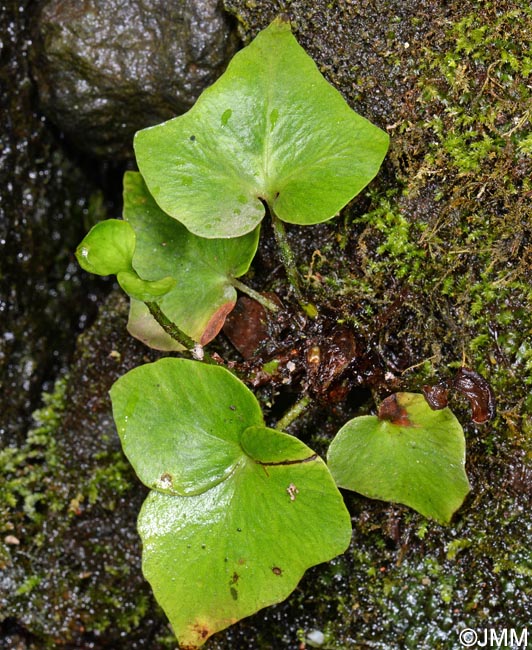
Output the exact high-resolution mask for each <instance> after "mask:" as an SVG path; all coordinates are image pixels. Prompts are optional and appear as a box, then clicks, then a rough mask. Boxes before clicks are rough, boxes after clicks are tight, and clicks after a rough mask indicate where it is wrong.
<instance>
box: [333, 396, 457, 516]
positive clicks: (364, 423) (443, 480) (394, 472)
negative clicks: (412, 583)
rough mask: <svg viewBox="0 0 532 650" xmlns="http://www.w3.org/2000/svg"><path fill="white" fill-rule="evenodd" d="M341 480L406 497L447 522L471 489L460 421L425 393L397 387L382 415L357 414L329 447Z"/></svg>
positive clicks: (367, 491) (386, 496)
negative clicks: (437, 407)
mask: <svg viewBox="0 0 532 650" xmlns="http://www.w3.org/2000/svg"><path fill="white" fill-rule="evenodd" d="M327 462H328V466H329V469H330V470H331V474H332V475H333V477H334V479H335V481H336V483H337V485H338V486H339V487H342V488H346V489H348V490H354V491H355V492H359V493H360V494H363V495H365V496H367V497H370V498H373V499H382V500H383V501H392V502H397V503H403V504H405V505H407V506H410V507H411V508H414V510H417V511H418V512H420V513H421V514H422V515H424V516H426V517H430V518H432V519H435V520H436V521H439V522H442V523H448V522H449V521H450V519H451V517H452V515H453V514H454V512H455V511H456V510H457V509H458V508H459V507H460V506H461V505H462V502H463V501H464V499H465V497H466V495H467V493H468V492H469V482H468V480H467V475H466V473H465V469H464V466H465V439H464V432H463V429H462V426H461V425H460V423H459V422H458V420H457V419H456V417H455V416H454V415H453V413H452V412H451V411H450V410H449V409H448V408H445V409H442V410H441V411H433V410H432V409H431V408H430V406H429V405H428V404H427V402H426V400H425V398H424V397H423V395H419V394H416V393H397V394H395V395H391V396H390V397H388V398H386V400H384V401H383V403H382V404H381V407H380V410H379V415H378V416H375V415H366V416H362V417H357V418H354V419H353V420H351V421H349V422H348V423H347V424H345V425H344V426H343V427H342V428H341V429H340V431H339V432H338V434H337V435H336V437H335V438H334V440H333V441H332V443H331V446H330V447H329V452H328V457H327Z"/></svg>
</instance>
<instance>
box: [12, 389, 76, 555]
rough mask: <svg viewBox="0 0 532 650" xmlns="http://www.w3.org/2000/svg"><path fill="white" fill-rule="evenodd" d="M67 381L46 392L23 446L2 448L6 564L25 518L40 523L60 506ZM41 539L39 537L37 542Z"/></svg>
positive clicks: (15, 544)
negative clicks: (59, 439) (57, 486)
mask: <svg viewBox="0 0 532 650" xmlns="http://www.w3.org/2000/svg"><path fill="white" fill-rule="evenodd" d="M66 385H67V379H66V378H62V379H59V380H58V381H57V382H56V385H55V389H54V391H53V392H52V393H45V394H44V395H43V401H44V406H43V407H42V408H41V409H39V410H38V411H36V412H35V413H34V415H33V419H34V422H35V427H34V428H33V429H31V430H30V432H29V434H28V436H27V439H26V443H25V444H24V446H22V447H5V448H4V449H2V450H0V474H1V475H2V481H1V482H0V533H2V534H3V535H4V536H5V539H8V543H6V545H5V546H2V547H0V549H1V550H0V552H1V556H0V563H1V564H2V565H3V566H4V567H5V566H6V564H8V563H9V562H10V552H9V548H10V547H11V548H12V547H17V546H18V544H19V543H20V539H19V535H20V532H19V530H20V527H21V526H24V525H25V524H24V522H26V521H28V520H29V521H31V522H33V523H34V524H40V523H41V522H42V521H43V519H44V518H45V516H46V513H47V512H48V511H52V512H53V511H57V510H59V509H60V508H61V500H60V499H58V498H57V493H56V491H55V490H54V489H53V475H54V471H56V470H57V467H58V457H57V448H56V439H55V434H56V431H57V426H58V423H59V421H60V419H61V414H62V412H63V410H64V408H65V402H64V400H65V392H66ZM39 541H40V540H39V537H38V538H37V539H36V540H35V543H37V544H38V543H39ZM41 541H42V540H41ZM9 542H11V544H10V543H9Z"/></svg>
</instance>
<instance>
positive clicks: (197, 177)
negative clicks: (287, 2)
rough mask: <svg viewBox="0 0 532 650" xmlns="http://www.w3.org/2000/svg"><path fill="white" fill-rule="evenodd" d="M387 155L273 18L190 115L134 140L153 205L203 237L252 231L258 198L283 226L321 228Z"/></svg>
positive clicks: (380, 139)
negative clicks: (296, 225)
mask: <svg viewBox="0 0 532 650" xmlns="http://www.w3.org/2000/svg"><path fill="white" fill-rule="evenodd" d="M387 148H388V136H387V134H386V133H384V132H383V131H381V130H380V129H379V128H377V127H375V126H373V125H372V124H371V123H370V122H368V121H367V120H366V119H365V118H363V117H361V116H360V115H358V114H357V113H355V112H354V111H353V110H352V109H351V108H350V107H349V106H348V105H347V103H346V102H345V100H344V99H343V97H342V96H341V94H340V93H339V92H338V91H337V90H336V89H334V88H333V87H332V86H331V85H330V84H329V83H328V82H327V81H326V80H325V79H324V78H323V76H322V75H321V73H320V72H319V70H318V68H317V67H316V65H315V63H314V62H313V61H312V59H311V58H310V57H309V56H308V55H307V54H306V52H305V51H304V50H303V48H302V47H301V46H300V45H299V44H298V43H297V41H296V39H295V38H294V36H293V35H292V33H291V31H290V26H289V24H288V23H286V22H283V21H282V20H279V19H278V20H275V21H274V22H273V23H272V24H271V25H270V26H269V27H268V28H267V29H265V30H264V31H262V32H261V33H259V35H258V36H257V37H256V38H255V40H254V41H253V42H252V43H251V44H250V45H249V46H248V47H246V48H244V49H243V50H241V51H240V52H239V53H238V54H236V56H235V57H234V58H233V59H232V61H231V62H230V64H229V66H228V68H227V70H226V71H225V73H224V74H223V75H222V76H221V77H220V79H218V81H217V82H216V83H215V84H213V85H212V86H211V87H210V88H208V89H207V90H206V91H204V93H203V94H202V95H201V96H200V98H199V99H198V101H197V102H196V104H195V105H194V106H193V107H192V108H191V109H190V111H188V112H187V113H185V114H184V115H181V116H179V117H177V118H174V119H173V120H170V121H168V122H165V123H163V124H161V125H158V126H154V127H150V128H148V129H144V130H142V131H139V132H138V133H137V134H136V136H135V152H136V157H137V162H138V165H139V169H140V171H141V173H142V175H143V177H144V179H145V180H146V183H147V185H148V188H149V190H150V192H151V193H152V195H153V196H154V198H155V200H156V201H157V203H158V204H159V205H160V206H161V208H162V209H163V210H164V211H165V212H167V213H168V214H169V215H171V216H172V217H175V218H176V219H178V220H179V221H181V222H182V223H183V224H185V226H186V227H187V228H188V229H189V230H190V231H191V232H193V233H195V234H197V235H200V236H202V237H236V236H238V235H243V234H245V233H247V232H250V231H252V230H253V229H254V228H256V227H257V225H258V224H259V223H260V221H261V219H262V218H263V216H264V213H265V210H264V205H263V201H265V202H266V203H267V204H268V205H269V207H270V209H271V210H273V211H274V212H275V214H276V215H277V216H278V217H279V218H280V219H282V220H283V221H287V222H289V223H295V224H302V225H306V224H315V223H320V222H322V221H326V220H327V219H330V218H331V217H333V216H334V215H335V214H336V213H337V212H338V211H339V210H340V209H341V208H342V207H343V206H344V205H345V204H346V203H347V202H348V201H350V200H351V199H352V198H353V197H354V196H355V195H356V194H358V192H360V190H361V189H362V188H363V187H364V186H365V185H367V184H368V183H369V182H370V181H371V180H372V179H373V177H374V176H375V175H376V173H377V171H378V169H379V167H380V165H381V163H382V160H383V158H384V156H385V154H386V151H387Z"/></svg>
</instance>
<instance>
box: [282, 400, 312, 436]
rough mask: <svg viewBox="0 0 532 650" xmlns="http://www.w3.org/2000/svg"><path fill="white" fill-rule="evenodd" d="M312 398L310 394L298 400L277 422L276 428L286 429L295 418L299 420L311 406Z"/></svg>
mask: <svg viewBox="0 0 532 650" xmlns="http://www.w3.org/2000/svg"><path fill="white" fill-rule="evenodd" d="M310 402H311V400H310V397H309V396H308V395H305V396H304V397H302V398H301V399H300V400H298V401H297V402H296V403H295V404H294V405H293V406H292V407H290V408H289V409H288V411H287V412H286V413H285V414H284V415H283V417H282V418H281V419H280V420H279V422H277V424H276V425H275V428H276V429H277V431H284V430H285V429H286V428H287V427H288V426H289V425H290V424H292V422H293V421H294V420H297V418H298V417H301V415H302V414H303V412H304V411H305V410H306V408H307V407H308V406H309V404H310Z"/></svg>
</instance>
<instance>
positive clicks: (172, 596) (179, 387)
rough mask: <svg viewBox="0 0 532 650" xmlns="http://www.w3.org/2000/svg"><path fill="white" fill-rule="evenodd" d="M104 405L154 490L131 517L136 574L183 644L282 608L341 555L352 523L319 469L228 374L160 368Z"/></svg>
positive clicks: (132, 375)
mask: <svg viewBox="0 0 532 650" xmlns="http://www.w3.org/2000/svg"><path fill="white" fill-rule="evenodd" d="M111 397H112V401H113V413H114V416H115V420H116V424H117V428H118V431H119V434H120V437H121V440H122V444H123V447H124V451H125V453H126V455H127V456H128V458H129V459H130V461H131V462H132V464H133V466H134V468H135V471H136V472H137V474H138V475H139V478H140V479H141V480H142V481H143V482H144V483H145V484H146V485H148V486H151V487H155V488H156V490H154V491H151V492H150V494H149V495H148V497H147V499H146V501H145V502H144V505H143V507H142V510H141V512H140V515H139V521H138V527H139V532H140V535H141V537H142V542H143V557H142V567H143V572H144V575H145V576H146V578H147V579H148V581H149V582H150V584H151V586H152V588H153V591H154V594H155V596H156V598H157V600H158V601H159V603H160V604H161V606H162V607H163V609H164V610H165V612H166V614H167V616H168V618H169V620H170V623H171V624H172V627H173V629H174V631H175V633H176V636H177V638H178V640H179V643H180V647H183V648H185V647H186V648H197V647H199V646H201V645H202V644H203V643H204V642H205V641H206V640H207V638H208V637H209V636H211V635H212V634H214V633H215V632H217V631H218V630H221V629H223V628H225V627H228V626H229V625H231V624H233V623H235V622H236V621H237V620H239V619H241V618H243V617H245V616H249V615H250V614H253V613H254V612H256V611H257V610H259V609H261V608H263V607H266V606H268V605H271V604H274V603H277V602H279V601H281V600H283V599H284V598H286V597H287V596H288V595H289V594H290V593H291V592H292V591H293V589H294V588H295V587H296V585H297V583H298V582H299V580H300V579H301V577H302V575H303V573H304V572H305V570H306V569H307V568H309V567H310V566H313V565H314V564H318V563H321V562H325V561H327V560H330V559H331V558H333V557H335V556H336V555H338V554H339V553H342V552H343V551H344V550H345V549H346V548H347V546H348V544H349V541H350V538H351V521H350V516H349V513H348V512H347V510H346V508H345V505H344V503H343V499H342V497H341V495H340V493H339V492H338V489H337V488H336V485H335V484H334V481H333V479H332V477H331V475H330V473H329V471H328V469H327V467H326V465H325V464H324V462H323V461H322V460H321V459H320V458H319V457H318V456H317V455H316V454H314V452H313V451H312V450H311V449H309V448H308V447H307V446H306V445H304V444H303V443H302V442H300V441H299V440H297V439H296V438H293V437H292V436H289V435H287V434H285V433H281V432H279V431H275V430H273V429H268V428H267V427H266V426H265V425H264V423H263V421H262V414H261V412H260V408H259V405H258V403H257V401H256V399H255V397H254V396H253V394H252V393H251V392H250V391H249V390H248V389H247V388H246V387H245V386H244V385H243V384H242V383H241V382H240V381H239V380H238V379H236V378H235V377H234V376H233V375H231V373H229V372H228V371H227V370H225V369H223V368H220V367H216V366H208V365H203V364H200V363H197V362H193V361H190V360H187V359H163V360H160V361H157V362H155V363H153V364H148V365H146V366H142V367H140V368H136V369H134V370H132V371H130V372H129V373H127V374H126V375H125V376H124V377H122V378H121V379H119V380H118V381H117V382H116V383H115V385H114V386H113V388H112V390H111ZM181 495H184V496H181Z"/></svg>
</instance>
